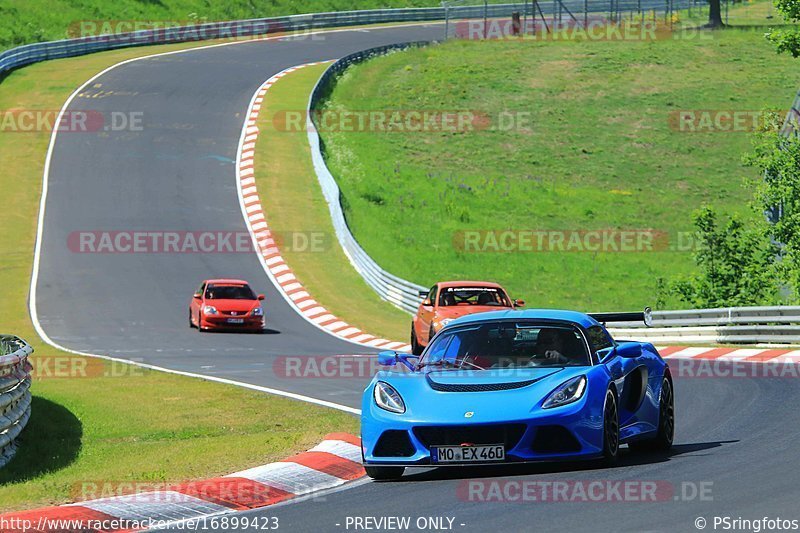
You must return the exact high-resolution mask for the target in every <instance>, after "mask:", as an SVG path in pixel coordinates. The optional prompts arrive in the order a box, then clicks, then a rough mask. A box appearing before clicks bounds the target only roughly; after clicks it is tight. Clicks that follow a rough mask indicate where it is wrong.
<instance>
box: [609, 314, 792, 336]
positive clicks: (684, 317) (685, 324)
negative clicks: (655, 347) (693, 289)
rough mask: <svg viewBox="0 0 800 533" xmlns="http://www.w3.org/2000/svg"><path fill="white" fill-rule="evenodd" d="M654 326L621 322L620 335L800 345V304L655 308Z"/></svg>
mask: <svg viewBox="0 0 800 533" xmlns="http://www.w3.org/2000/svg"><path fill="white" fill-rule="evenodd" d="M652 317H653V321H652V324H653V327H651V328H645V327H644V326H643V325H642V324H637V323H633V322H631V323H618V324H615V325H614V327H613V328H611V329H610V331H611V332H612V334H613V335H614V336H616V337H620V338H622V337H625V338H630V339H635V340H647V341H651V342H656V343H659V342H660V343H667V342H680V343H689V342H702V343H718V344H800V307H795V306H777V307H723V308H717V309H694V310H688V311H653V314H652Z"/></svg>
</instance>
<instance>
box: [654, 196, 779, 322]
mask: <svg viewBox="0 0 800 533" xmlns="http://www.w3.org/2000/svg"><path fill="white" fill-rule="evenodd" d="M694 225H695V228H696V229H697V237H698V239H699V246H698V250H697V252H696V253H695V257H694V259H695V263H696V264H697V272H696V274H695V275H694V276H692V277H691V278H689V279H682V280H678V281H675V282H673V283H672V284H671V285H670V287H669V291H670V292H671V293H673V294H674V295H676V296H677V297H678V298H679V299H680V300H682V301H683V302H684V303H686V304H688V305H690V306H692V307H725V306H743V305H757V304H764V303H766V302H769V301H773V300H774V299H775V295H776V293H777V288H778V287H777V284H776V276H775V275H774V257H775V252H776V249H775V247H774V246H773V245H771V244H770V241H769V239H768V238H766V236H765V232H764V227H765V226H766V223H764V224H753V225H751V226H748V225H746V224H745V223H744V222H742V220H740V219H739V218H738V217H731V218H730V219H729V220H728V221H727V222H726V223H724V224H720V222H719V221H718V216H717V213H716V212H715V211H714V210H713V209H711V208H709V207H704V208H702V209H701V210H700V211H698V212H697V213H696V214H695V216H694Z"/></svg>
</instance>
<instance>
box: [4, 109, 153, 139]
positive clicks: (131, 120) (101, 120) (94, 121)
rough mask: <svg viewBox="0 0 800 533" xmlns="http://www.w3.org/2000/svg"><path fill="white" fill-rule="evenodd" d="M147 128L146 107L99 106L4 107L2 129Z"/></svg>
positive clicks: (93, 130)
mask: <svg viewBox="0 0 800 533" xmlns="http://www.w3.org/2000/svg"><path fill="white" fill-rule="evenodd" d="M143 130H144V112H143V111H98V110H95V109H84V110H66V111H64V112H63V113H62V112H61V111H60V110H53V109H8V110H0V133H50V132H53V131H57V132H59V133H100V132H139V131H143Z"/></svg>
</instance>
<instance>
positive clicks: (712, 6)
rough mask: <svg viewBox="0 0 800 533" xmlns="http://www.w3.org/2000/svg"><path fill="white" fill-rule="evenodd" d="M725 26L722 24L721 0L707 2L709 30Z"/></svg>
mask: <svg viewBox="0 0 800 533" xmlns="http://www.w3.org/2000/svg"><path fill="white" fill-rule="evenodd" d="M724 25H725V24H724V23H723V22H722V0H708V24H707V26H708V27H710V28H721V27H723V26H724Z"/></svg>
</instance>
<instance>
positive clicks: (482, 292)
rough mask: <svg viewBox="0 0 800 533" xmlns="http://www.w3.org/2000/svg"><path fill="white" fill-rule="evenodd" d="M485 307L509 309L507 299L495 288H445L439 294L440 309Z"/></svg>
mask: <svg viewBox="0 0 800 533" xmlns="http://www.w3.org/2000/svg"><path fill="white" fill-rule="evenodd" d="M468 305H487V306H491V307H511V302H509V301H508V297H507V296H506V295H505V294H504V293H503V291H501V290H500V289H497V288H495V287H445V288H443V289H442V291H441V293H440V294H439V306H440V307H455V306H468Z"/></svg>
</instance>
